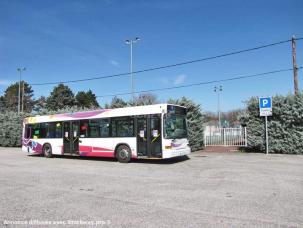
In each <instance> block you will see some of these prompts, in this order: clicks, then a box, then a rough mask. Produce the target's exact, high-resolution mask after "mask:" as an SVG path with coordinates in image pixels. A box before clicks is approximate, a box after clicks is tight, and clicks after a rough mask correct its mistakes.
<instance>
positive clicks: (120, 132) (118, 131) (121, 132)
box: [112, 117, 134, 137]
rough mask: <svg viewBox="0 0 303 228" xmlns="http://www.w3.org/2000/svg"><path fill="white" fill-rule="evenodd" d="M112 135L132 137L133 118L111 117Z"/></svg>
mask: <svg viewBox="0 0 303 228" xmlns="http://www.w3.org/2000/svg"><path fill="white" fill-rule="evenodd" d="M112 136H113V137H132V136H134V119H133V118H130V117H128V118H113V119H112Z"/></svg>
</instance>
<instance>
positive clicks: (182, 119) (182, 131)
mask: <svg viewBox="0 0 303 228" xmlns="http://www.w3.org/2000/svg"><path fill="white" fill-rule="evenodd" d="M164 132H165V135H164V136H165V138H166V139H181V138H187V125H186V116H183V115H171V114H169V115H166V116H165V118H164Z"/></svg>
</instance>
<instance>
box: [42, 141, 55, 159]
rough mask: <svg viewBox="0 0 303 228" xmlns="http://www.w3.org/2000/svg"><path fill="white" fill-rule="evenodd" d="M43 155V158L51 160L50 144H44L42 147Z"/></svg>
mask: <svg viewBox="0 0 303 228" xmlns="http://www.w3.org/2000/svg"><path fill="white" fill-rule="evenodd" d="M42 150H43V154H44V157H46V158H51V157H52V156H53V154H52V147H51V145H50V144H48V143H47V144H44V146H43V149H42Z"/></svg>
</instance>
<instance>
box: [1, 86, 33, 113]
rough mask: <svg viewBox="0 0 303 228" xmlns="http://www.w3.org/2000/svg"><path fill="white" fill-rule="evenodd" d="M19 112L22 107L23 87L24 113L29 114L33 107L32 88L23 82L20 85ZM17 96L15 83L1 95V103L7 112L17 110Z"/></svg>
mask: <svg viewBox="0 0 303 228" xmlns="http://www.w3.org/2000/svg"><path fill="white" fill-rule="evenodd" d="M20 85H21V88H20V110H21V105H22V103H21V102H22V95H23V86H24V96H23V110H24V112H31V111H32V109H33V106H34V100H33V99H32V97H33V95H34V94H33V92H34V91H33V90H32V87H31V86H30V85H29V84H28V83H27V82H25V81H21V83H20ZM18 95H19V82H16V83H14V84H12V85H10V86H8V87H7V89H6V90H5V92H4V95H3V101H4V104H5V109H6V110H8V111H15V112H16V111H17V110H18Z"/></svg>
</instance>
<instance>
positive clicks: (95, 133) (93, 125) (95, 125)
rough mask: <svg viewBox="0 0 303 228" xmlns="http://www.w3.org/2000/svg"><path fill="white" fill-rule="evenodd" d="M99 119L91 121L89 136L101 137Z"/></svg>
mask: <svg viewBox="0 0 303 228" xmlns="http://www.w3.org/2000/svg"><path fill="white" fill-rule="evenodd" d="M99 122H100V120H99V119H96V120H95V119H94V120H90V121H89V137H91V138H98V137H99V131H98V126H99Z"/></svg>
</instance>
